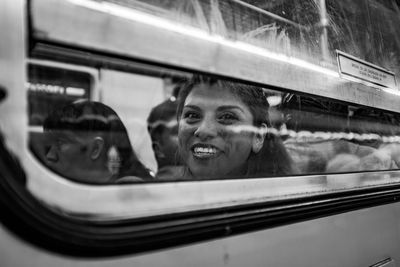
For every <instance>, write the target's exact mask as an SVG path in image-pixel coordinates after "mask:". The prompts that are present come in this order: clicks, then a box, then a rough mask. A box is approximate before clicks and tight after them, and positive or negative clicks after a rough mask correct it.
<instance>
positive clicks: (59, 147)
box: [46, 131, 101, 182]
mask: <svg viewBox="0 0 400 267" xmlns="http://www.w3.org/2000/svg"><path fill="white" fill-rule="evenodd" d="M47 134H48V135H49V137H50V139H51V141H52V142H51V146H50V148H49V149H48V150H47V152H46V160H47V165H48V167H49V168H50V169H52V170H53V171H55V172H56V173H58V174H60V175H62V176H65V177H67V178H70V179H73V180H75V181H80V182H94V181H90V177H92V176H93V175H92V172H93V171H94V169H93V168H94V167H93V166H94V161H95V160H96V159H97V158H98V155H99V152H100V150H101V148H100V147H99V146H97V148H96V147H95V146H96V144H95V142H94V139H93V138H92V137H91V136H88V135H84V134H76V133H74V132H72V131H51V132H48V133H47ZM96 149H97V152H96V151H95V150H96ZM93 152H95V154H93Z"/></svg>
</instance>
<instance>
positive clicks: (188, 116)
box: [183, 111, 200, 123]
mask: <svg viewBox="0 0 400 267" xmlns="http://www.w3.org/2000/svg"><path fill="white" fill-rule="evenodd" d="M183 118H184V119H185V120H186V121H187V122H188V123H191V122H195V121H197V120H199V119H200V114H198V113H197V112H192V111H188V112H185V113H184V114H183Z"/></svg>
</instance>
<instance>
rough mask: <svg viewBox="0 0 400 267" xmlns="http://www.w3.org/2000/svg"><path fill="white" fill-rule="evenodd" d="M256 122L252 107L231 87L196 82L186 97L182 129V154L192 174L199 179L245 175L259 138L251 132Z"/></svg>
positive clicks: (180, 122) (180, 128)
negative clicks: (232, 90)
mask: <svg viewBox="0 0 400 267" xmlns="http://www.w3.org/2000/svg"><path fill="white" fill-rule="evenodd" d="M252 125H253V115H252V114H251V112H250V110H249V108H248V107H247V106H246V105H245V104H244V103H243V102H242V101H241V100H240V99H239V97H237V96H236V95H234V94H233V93H232V92H231V91H230V90H229V89H226V88H221V87H220V86H219V85H217V84H214V85H211V86H210V85H207V84H200V85H196V86H195V87H194V88H193V89H192V91H191V92H190V93H189V95H188V96H187V98H186V100H185V103H184V106H183V110H182V115H181V117H180V121H179V132H178V138H179V146H180V152H181V156H182V159H183V160H184V161H185V162H186V165H187V167H188V168H189V170H190V172H191V174H192V175H193V176H194V177H196V178H202V177H204V178H210V177H216V178H218V177H219V178H223V177H229V176H230V175H231V176H235V175H236V176H237V175H240V174H243V172H244V171H245V169H244V168H245V166H246V161H247V159H248V158H249V155H250V152H251V151H252V147H253V143H254V141H255V140H254V138H255V137H254V134H253V133H251V131H248V129H249V128H252V127H251V126H252ZM249 126H250V127H249ZM246 129H247V130H246Z"/></svg>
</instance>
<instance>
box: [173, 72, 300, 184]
mask: <svg viewBox="0 0 400 267" xmlns="http://www.w3.org/2000/svg"><path fill="white" fill-rule="evenodd" d="M199 84H208V85H210V86H211V85H215V84H216V85H218V86H219V87H221V88H228V89H229V90H230V91H231V92H232V93H233V94H234V95H235V96H237V97H238V98H239V99H240V100H241V101H242V102H243V103H244V104H245V105H246V106H247V107H248V108H249V110H250V112H251V114H252V115H253V119H254V120H253V125H254V126H256V127H258V128H260V127H262V125H263V124H265V125H266V126H267V127H268V128H269V127H271V125H270V121H269V117H268V108H269V104H268V101H267V98H266V95H265V94H264V91H263V89H262V88H260V87H256V86H251V85H246V84H242V83H236V82H230V81H225V80H219V79H216V78H213V77H206V76H201V75H194V76H193V77H192V79H190V80H188V81H187V83H186V84H185V85H184V86H183V87H182V89H181V91H180V93H179V95H178V108H177V119H178V122H179V120H180V117H181V115H182V111H183V106H184V104H185V100H186V98H187V96H188V95H189V94H190V92H191V91H192V90H193V88H194V87H195V86H196V85H199ZM292 173H293V162H292V159H291V158H290V156H289V154H288V152H287V151H286V149H285V147H284V146H283V143H282V141H281V139H280V138H279V137H278V136H276V135H275V134H273V133H271V132H269V131H267V134H266V136H265V140H264V144H263V147H262V149H261V150H260V151H259V152H258V153H254V152H251V153H250V156H249V158H248V160H247V173H246V175H247V176H248V177H256V176H279V175H288V174H292Z"/></svg>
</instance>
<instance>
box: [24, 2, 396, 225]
mask: <svg viewBox="0 0 400 267" xmlns="http://www.w3.org/2000/svg"><path fill="white" fill-rule="evenodd" d="M264 2H265V1H264ZM264 2H262V1H239V0H231V1H228V0H220V1H217V0H215V1H214V0H212V1H208V0H207V1H206V0H205V1H203V0H195V1H157V0H154V1H153V0H152V1H138V0H136V1H119V0H115V1H94V0H80V1H76V0H68V1H55V0H41V1H38V0H34V1H32V3H31V21H30V22H31V26H32V29H33V31H32V32H30V38H31V43H30V51H29V53H30V57H32V58H34V59H36V60H39V61H40V60H48V61H51V62H58V63H60V62H62V63H63V64H70V65H74V66H80V67H86V68H92V69H95V70H96V72H97V73H98V83H99V84H98V87H97V93H96V94H91V93H85V94H84V95H83V96H82V97H77V98H76V99H75V98H73V99H70V98H69V97H68V96H66V95H62V96H59V97H60V99H61V98H62V99H63V100H62V101H61V100H60V102H57V101H58V100H56V99H55V98H54V99H53V98H46V100H44V101H46V105H47V106H49V107H52V108H51V111H50V109H48V110H47V109H46V112H47V114H46V117H45V118H43V122H42V123H43V130H42V132H41V134H42V136H46V140H47V142H49V143H48V144H45V145H42V146H41V147H37V146H36V147H35V145H32V144H31V150H32V151H33V153H34V154H35V155H39V156H38V157H39V158H40V157H41V158H42V160H41V162H42V165H41V168H42V169H40V170H41V171H42V172H43V173H45V174H46V175H42V176H40V175H32V176H31V177H29V179H28V180H29V183H28V184H29V186H30V187H29V189H30V191H31V192H33V194H34V195H35V196H37V197H38V198H40V199H42V200H43V201H44V202H46V203H51V204H54V205H55V206H57V207H61V209H63V210H66V211H68V212H70V213H74V214H75V213H78V214H79V213H85V214H87V213H89V214H94V215H98V214H102V215H104V214H105V215H104V217H105V218H115V217H118V218H120V217H123V218H140V217H143V216H153V215H154V216H156V215H160V214H169V213H174V212H186V211H192V210H196V209H199V210H204V209H208V208H211V209H212V208H215V207H223V206H229V205H233V203H234V202H235V203H237V202H236V201H239V202H240V203H242V204H244V203H249V202H251V203H254V202H257V201H261V199H265V197H271V198H273V199H280V198H284V197H286V196H289V198H290V197H292V198H296V197H298V196H299V195H304V196H309V195H314V194H317V193H318V194H323V193H324V192H335V191H336V190H339V191H340V190H351V189H354V188H356V187H363V186H365V187H367V186H372V185H376V184H378V185H383V184H392V183H397V182H398V177H397V170H398V168H399V167H400V166H399V162H400V161H399V159H398V158H399V157H398V154H399V153H398V151H399V146H398V144H399V141H400V140H399V138H398V133H399V128H398V127H399V126H398V121H399V115H398V114H399V113H400V109H399V108H398V101H399V93H398V89H399V88H398V85H397V84H396V83H395V82H394V83H391V84H390V86H384V85H379V84H374V83H371V82H369V81H364V80H363V81H360V79H357V78H356V77H352V79H349V77H344V76H343V75H342V73H340V71H339V67H338V62H337V58H336V57H337V53H338V52H337V51H336V50H340V53H343V54H344V53H345V54H349V55H350V56H351V58H356V59H357V60H358V62H362V64H367V65H371V64H373V65H376V66H378V67H379V68H380V69H385V70H386V69H387V72H388V73H394V74H393V77H395V76H396V75H398V72H399V68H398V65H399V64H398V62H399V56H398V50H399V46H398V42H397V39H398V36H399V35H398V34H394V33H397V32H398V27H394V26H395V25H397V24H398V23H397V21H398V17H397V15H398V5H397V4H396V3H395V2H394V1H392V2H391V4H388V3H386V2H385V3H383V2H382V1H372V0H366V1H361V2H357V3H353V2H351V1H344V2H343V1H342V2H337V1H336V2H334V1H318V2H317V1H303V2H301V3H300V2H298V3H297V2H296V3H295V2H293V1H269V2H268V1H267V2H265V3H264ZM362 10H369V11H370V12H369V13H368V12H362ZM372 13H374V15H369V14H372ZM375 14H382V18H381V19H380V22H379V23H375V20H377V18H376V17H375ZM88 18H90V19H88ZM67 22H68V23H67ZM354 25H355V26H354ZM358 25H365V27H358ZM77 29H80V30H77ZM367 40H373V42H368V41H367ZM387 40H388V41H387ZM78 76H79V75H78ZM78 76H75V77H78ZM62 79H67V80H68V79H69V78H68V77H67V78H62V77H61V78H59V80H62ZM394 80H395V79H394ZM35 97H36V96H35ZM57 99H58V98H57ZM35 101H36V100H35ZM30 102H32V103H33V102H34V100H30ZM53 102H54V103H53ZM61 102H62V103H61ZM29 112H33V110H30V111H29ZM28 116H29V117H33V116H34V114H33V113H32V114H31V113H30V114H28ZM47 137H48V138H47ZM50 142H51V143H50ZM36 144H40V143H36ZM39 146H40V145H39ZM40 155H42V156H40ZM62 160H64V161H62ZM49 170H50V172H49ZM49 173H51V174H49ZM54 174H55V175H54ZM338 174H340V175H338ZM47 178H48V179H47ZM338 180H339V181H340V183H338ZM43 184H45V185H46V186H49V188H57V190H55V189H52V190H50V189H49V190H41V189H42V188H43ZM83 184H85V185H83ZM120 184H132V185H124V186H122V185H120ZM92 185H96V186H92ZM103 185H108V186H105V187H103ZM244 185H246V188H251V189H249V190H248V191H246V192H245V193H242V192H241V188H242V187H243V186H244ZM275 186H277V187H275ZM105 188H107V189H105ZM277 188H278V189H277ZM222 189H223V190H222ZM275 189H276V190H275ZM53 191H54V192H60V191H62V192H65V191H66V192H73V194H74V195H76V196H77V197H76V199H77V200H76V201H75V200H70V199H67V198H64V199H63V198H57V197H55V195H54V194H52V193H51V192H53ZM239 191H240V193H239ZM88 195H90V197H91V199H96V201H99V202H98V203H99V204H98V205H96V206H95V208H93V207H92V206H91V205H90V204H89V203H86V202H85V201H78V200H79V199H87V196H88ZM182 195H185V196H188V198H187V202H185V203H186V204H185V205H182V199H181V197H182ZM131 202H135V203H136V204H135V205H130V204H131ZM160 202H162V203H163V204H164V205H162V207H161V208H160V206H159V205H158V204H159V203H160ZM116 207H118V208H116ZM102 218H103V217H102Z"/></svg>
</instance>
